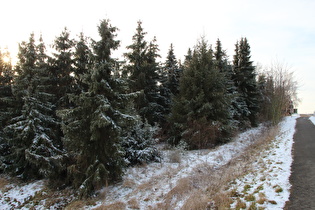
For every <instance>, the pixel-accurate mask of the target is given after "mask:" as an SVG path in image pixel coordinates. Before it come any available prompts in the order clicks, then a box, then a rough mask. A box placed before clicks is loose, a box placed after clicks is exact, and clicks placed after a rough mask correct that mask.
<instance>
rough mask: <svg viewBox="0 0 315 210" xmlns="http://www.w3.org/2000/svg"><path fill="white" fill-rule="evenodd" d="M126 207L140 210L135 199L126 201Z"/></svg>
mask: <svg viewBox="0 0 315 210" xmlns="http://www.w3.org/2000/svg"><path fill="white" fill-rule="evenodd" d="M127 204H128V207H129V208H131V209H140V207H139V202H138V200H137V199H136V198H132V199H131V200H129V201H128V203H127Z"/></svg>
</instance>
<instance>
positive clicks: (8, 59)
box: [3, 56, 11, 63]
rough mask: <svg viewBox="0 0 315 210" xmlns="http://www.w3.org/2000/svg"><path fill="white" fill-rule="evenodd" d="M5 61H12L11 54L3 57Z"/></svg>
mask: <svg viewBox="0 0 315 210" xmlns="http://www.w3.org/2000/svg"><path fill="white" fill-rule="evenodd" d="M3 62H5V63H10V62H11V58H10V57H9V56H4V57H3Z"/></svg>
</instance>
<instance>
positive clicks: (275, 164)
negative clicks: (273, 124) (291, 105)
mask: <svg viewBox="0 0 315 210" xmlns="http://www.w3.org/2000/svg"><path fill="white" fill-rule="evenodd" d="M297 117H299V116H298V115H295V116H292V117H286V118H285V119H284V120H283V122H282V123H281V124H280V126H281V127H280V133H279V134H278V135H277V137H276V139H275V141H273V142H272V146H271V147H270V149H268V150H267V151H264V153H263V154H261V157H263V160H262V162H260V163H259V162H257V170H256V171H255V172H254V173H250V174H248V175H247V176H245V177H244V178H242V179H240V180H237V183H236V184H235V186H236V187H237V191H238V192H241V191H243V190H244V187H245V185H250V186H251V187H250V189H249V190H248V194H253V193H254V191H255V190H257V189H260V190H259V193H264V194H265V198H266V199H267V201H275V202H274V204H272V203H270V202H264V204H262V205H259V207H265V208H266V209H283V207H284V206H285V202H286V201H288V200H289V196H290V188H291V184H290V182H289V177H290V175H291V164H292V161H293V159H292V151H291V150H292V145H293V135H294V132H295V124H296V118H297ZM261 165H263V169H264V171H262V170H261V169H262V167H260V166H261ZM258 199H259V197H258V194H257V195H256V200H258ZM243 201H244V198H243ZM235 204H236V203H233V205H232V206H231V207H232V208H233V207H234V206H235ZM246 204H247V206H249V205H250V202H246Z"/></svg>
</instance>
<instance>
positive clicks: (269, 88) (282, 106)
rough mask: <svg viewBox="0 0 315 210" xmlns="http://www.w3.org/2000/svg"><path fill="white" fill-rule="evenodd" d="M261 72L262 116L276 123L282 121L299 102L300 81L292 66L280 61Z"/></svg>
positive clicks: (263, 118)
mask: <svg viewBox="0 0 315 210" xmlns="http://www.w3.org/2000/svg"><path fill="white" fill-rule="evenodd" d="M259 74H260V76H259V83H260V88H261V92H262V95H263V101H262V104H261V107H262V109H261V112H260V117H261V119H262V120H264V121H270V122H271V123H272V124H274V125H275V124H277V123H278V122H280V121H281V119H282V117H283V116H285V115H287V114H292V112H293V106H294V105H295V106H296V105H297V104H298V103H299V99H298V97H297V90H298V83H297V81H296V80H295V79H294V73H293V72H291V71H290V68H289V67H288V66H287V65H285V64H283V63H280V62H274V63H272V64H271V65H270V66H269V67H268V68H266V69H265V70H264V71H263V72H260V73H259Z"/></svg>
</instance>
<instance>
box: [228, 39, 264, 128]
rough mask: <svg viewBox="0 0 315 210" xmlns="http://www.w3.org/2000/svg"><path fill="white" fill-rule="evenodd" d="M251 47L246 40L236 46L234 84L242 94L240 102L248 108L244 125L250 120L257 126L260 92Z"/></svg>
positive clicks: (245, 112)
mask: <svg viewBox="0 0 315 210" xmlns="http://www.w3.org/2000/svg"><path fill="white" fill-rule="evenodd" d="M250 58H251V55H250V46H249V44H248V41H247V39H246V38H241V40H240V42H239V43H237V44H236V49H235V55H234V59H233V64H234V75H233V80H234V84H235V86H236V87H237V90H238V92H239V94H240V101H244V102H245V104H246V106H247V109H248V111H247V109H246V107H244V110H243V113H244V115H243V119H244V120H243V123H244V121H245V120H246V119H248V120H249V121H250V123H251V125H252V126H256V125H257V114H258V111H259V90H258V86H257V81H256V73H255V67H254V66H253V62H252V61H251V60H250Z"/></svg>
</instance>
